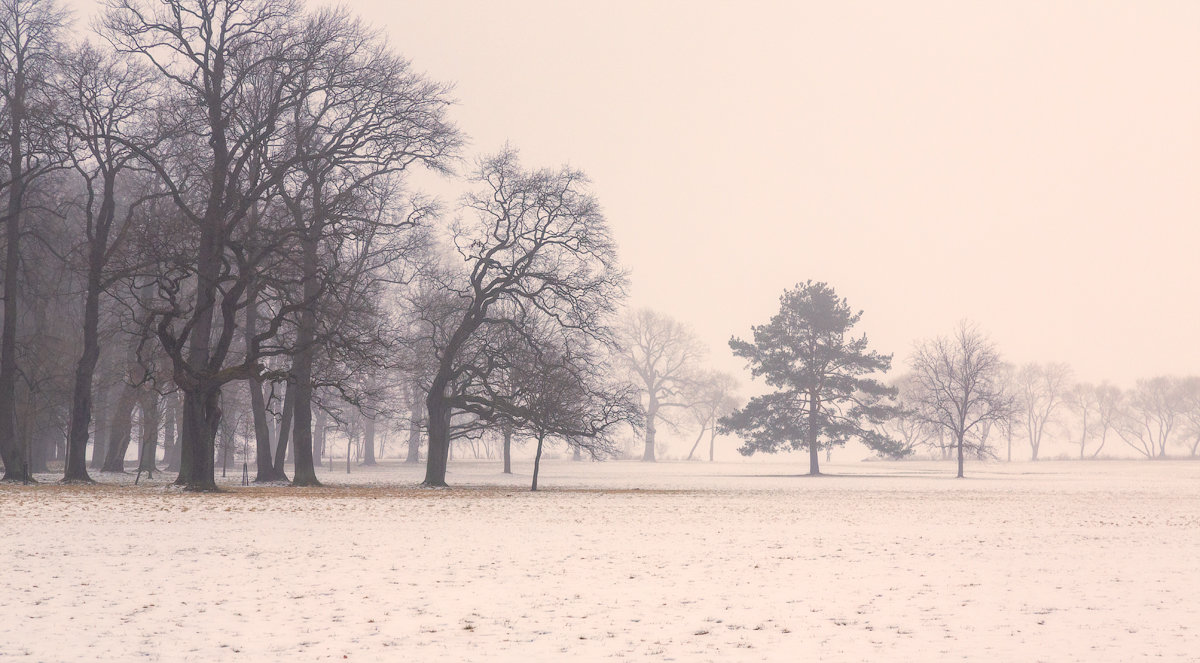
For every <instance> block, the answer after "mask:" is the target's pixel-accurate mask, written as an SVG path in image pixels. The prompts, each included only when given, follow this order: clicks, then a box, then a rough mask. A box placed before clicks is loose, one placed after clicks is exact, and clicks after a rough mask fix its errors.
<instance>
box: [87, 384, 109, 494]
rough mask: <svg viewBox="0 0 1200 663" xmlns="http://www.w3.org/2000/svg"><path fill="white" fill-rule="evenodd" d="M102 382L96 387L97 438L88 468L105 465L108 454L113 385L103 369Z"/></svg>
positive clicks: (95, 421)
mask: <svg viewBox="0 0 1200 663" xmlns="http://www.w3.org/2000/svg"><path fill="white" fill-rule="evenodd" d="M100 375H101V384H100V385H98V386H97V387H96V393H95V399H96V411H95V412H94V413H93V414H92V422H93V424H92V425H93V428H94V431H95V435H94V437H95V440H94V441H93V442H92V458H91V460H90V461H88V468H89V469H93V470H98V469H100V468H101V467H104V457H105V456H106V455H107V454H108V437H109V436H108V420H109V417H111V416H112V412H111V410H112V387H111V386H110V385H109V384H108V383H107V379H106V378H107V376H106V375H105V371H103V370H101V372H100Z"/></svg>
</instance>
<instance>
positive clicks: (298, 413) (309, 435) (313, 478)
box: [292, 357, 321, 486]
mask: <svg viewBox="0 0 1200 663" xmlns="http://www.w3.org/2000/svg"><path fill="white" fill-rule="evenodd" d="M297 359H298V361H297V362H296V364H297V366H296V367H295V368H297V369H298V370H296V384H295V385H293V386H294V387H295V390H296V402H295V404H294V405H293V408H294V410H293V412H292V421H293V422H294V423H293V429H292V445H293V447H294V449H295V451H294V452H293V453H294V455H293V457H294V458H295V460H296V464H295V466H294V467H293V468H292V485H293V486H319V485H321V482H320V481H318V480H317V470H316V467H314V466H313V425H312V373H311V371H310V370H308V368H309V366H308V362H307V361H305V360H302V359H299V357H297ZM302 364H304V365H302Z"/></svg>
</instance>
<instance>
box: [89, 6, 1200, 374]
mask: <svg viewBox="0 0 1200 663" xmlns="http://www.w3.org/2000/svg"><path fill="white" fill-rule="evenodd" d="M347 4H348V6H349V7H350V8H351V9H353V10H355V11H357V12H359V13H361V14H362V15H363V16H365V17H366V18H367V19H368V20H369V21H370V22H371V23H372V24H375V25H377V26H378V27H379V28H380V29H382V30H384V31H386V32H387V33H388V34H389V35H390V37H391V40H392V42H393V43H394V44H395V46H396V47H397V49H398V50H399V51H400V52H402V53H403V54H404V55H405V56H407V57H408V58H410V59H411V60H412V61H413V62H414V64H415V66H416V67H417V68H418V69H420V70H423V71H425V72H427V73H428V74H429V75H430V76H431V77H433V78H436V79H441V80H446V81H453V82H455V83H456V84H457V89H456V96H457V98H458V100H459V105H458V107H457V108H456V110H455V111H454V116H455V118H456V119H457V121H458V123H459V125H460V126H461V127H462V128H463V129H464V130H465V131H466V132H467V133H468V134H469V135H470V137H471V146H470V148H469V149H470V151H471V153H478V152H485V151H494V150H495V149H497V148H498V147H499V146H500V145H502V144H503V143H504V142H505V141H506V140H507V141H511V142H512V144H513V145H515V146H517V147H519V148H520V149H521V150H522V154H523V158H524V161H525V163H526V165H528V166H541V165H558V164H561V163H564V162H569V163H570V164H572V165H573V166H576V167H579V168H582V169H584V170H585V171H587V172H588V173H589V174H590V175H591V176H592V178H593V180H594V185H595V191H596V193H597V195H598V196H599V198H600V200H601V202H602V204H603V205H604V207H605V209H606V212H607V214H608V217H609V219H610V221H611V223H612V225H613V226H614V228H615V232H616V236H617V238H618V240H619V241H620V245H621V249H622V257H623V260H624V262H625V264H626V265H627V266H628V267H629V268H630V269H631V271H632V274H633V290H632V301H633V303H634V304H635V305H639V306H650V307H653V308H656V309H660V310H662V311H665V312H667V313H669V314H671V315H673V316H675V317H677V318H680V319H682V320H685V321H688V322H689V323H691V324H692V325H693V326H694V327H695V329H696V330H697V331H698V332H699V333H700V334H701V336H702V337H703V338H704V340H705V341H707V342H708V343H709V345H710V346H711V347H712V352H713V356H714V363H716V364H717V365H719V366H722V367H726V368H737V367H739V366H740V363H739V362H737V361H736V360H734V359H733V358H732V357H731V356H730V354H729V352H728V348H727V345H726V341H727V340H728V338H729V336H730V335H731V334H738V335H747V334H749V328H750V325H752V324H758V323H762V322H765V321H766V320H767V319H768V318H769V317H770V315H771V314H772V313H773V312H774V311H775V310H776V308H777V305H778V296H779V294H780V293H781V292H782V290H783V289H784V288H786V287H789V286H791V285H794V284H795V283H797V282H800V281H803V280H806V279H810V278H811V279H816V280H825V281H828V282H829V283H830V284H832V285H833V286H834V287H835V288H836V289H837V291H838V292H839V293H840V294H842V295H843V296H845V297H847V298H848V299H849V301H850V303H851V305H852V306H854V307H856V308H861V309H864V310H865V315H864V318H863V324H862V328H863V330H864V331H866V332H867V333H868V334H869V335H870V336H871V338H872V340H873V342H874V345H875V346H876V347H877V348H878V349H879V350H881V351H884V352H894V353H896V355H897V357H896V359H897V363H898V364H900V363H902V362H903V361H904V360H905V357H906V355H907V354H908V352H909V350H910V349H911V347H912V344H913V342H914V341H915V340H916V339H919V338H923V337H928V336H931V335H936V334H941V333H946V332H948V331H949V330H950V329H951V328H952V326H953V325H954V324H955V322H956V321H957V320H959V319H961V318H970V319H972V320H974V321H976V322H977V323H978V324H979V325H980V326H981V327H982V328H983V329H984V330H986V331H987V332H989V333H990V334H991V335H992V337H993V338H994V339H995V340H996V341H997V342H998V343H999V344H1000V346H1001V349H1002V351H1003V352H1004V354H1005V355H1006V357H1007V358H1008V359H1010V360H1012V361H1016V362H1024V361H1030V360H1041V361H1045V360H1059V361H1067V362H1069V363H1071V364H1072V365H1073V366H1074V367H1075V368H1076V372H1077V374H1078V375H1079V377H1081V378H1084V379H1091V380H1099V379H1102V378H1110V379H1112V380H1114V381H1117V382H1118V383H1121V384H1131V383H1132V382H1133V380H1134V379H1136V378H1137V377H1142V376H1149V375H1153V374H1159V373H1177V374H1183V373H1189V372H1190V373H1200V352H1198V351H1197V349H1196V341H1197V339H1200V272H1198V269H1200V266H1198V265H1197V258H1196V256H1197V252H1198V250H1200V78H1198V77H1197V71H1200V3H1198V2H1194V1H1190V0H1187V1H1179V2H1157V1H1150V0H1138V1H1131V2H1092V1H1079V2H1046V1H1044V0H1038V1H1033V2H1017V1H1013V0H1004V1H997V2H958V1H946V2H910V1H905V2H861V3H860V2H807V3H802V2H774V3H765V2H764V3H744V2H740V3H713V2H707V3H706V2H695V1H693V2H640V1H639V2H634V1H628V2H564V1H561V0H553V1H551V0H547V1H544V2H515V1H511V0H506V1H505V2H482V1H480V2H463V1H446V0H439V1H437V2H433V1H427V2H393V1H391V0H386V1H385V0H378V1H355V2H349V3H347ZM77 6H79V7H81V12H80V13H81V14H86V13H88V12H90V10H91V8H92V7H93V6H94V5H92V4H91V3H90V2H87V0H77ZM81 18H82V17H81ZM81 23H86V20H81Z"/></svg>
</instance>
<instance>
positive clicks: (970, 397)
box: [910, 322, 1013, 478]
mask: <svg viewBox="0 0 1200 663" xmlns="http://www.w3.org/2000/svg"><path fill="white" fill-rule="evenodd" d="M910 365H911V368H912V370H913V374H914V378H915V380H916V384H917V389H916V399H915V400H916V409H915V411H916V413H917V416H919V417H920V418H921V419H922V420H923V421H924V422H925V423H926V424H928V425H930V426H934V427H938V428H941V429H943V430H945V431H946V432H947V433H948V434H949V435H950V437H951V438H952V440H953V441H954V444H955V446H956V448H957V451H958V477H959V478H962V477H963V458H964V453H965V452H967V451H974V450H975V449H974V448H973V447H972V444H973V443H972V442H971V441H970V437H971V435H972V434H974V433H976V432H977V431H978V429H979V428H981V427H982V426H983V425H984V424H985V423H987V422H996V421H1001V420H1003V419H1004V418H1005V417H1007V416H1009V413H1010V412H1011V411H1012V409H1013V401H1012V398H1011V397H1010V396H1009V395H1008V394H1006V393H1004V390H1003V387H1002V384H1001V378H1002V375H1001V366H1002V364H1001V361H1000V355H999V353H998V352H997V351H996V347H995V345H994V344H993V343H992V341H990V340H989V339H988V338H987V337H986V336H984V335H983V333H982V332H980V331H979V330H978V329H977V328H976V327H975V326H974V325H972V324H970V323H967V322H962V323H959V325H958V328H957V329H955V330H954V333H953V334H952V335H951V336H949V337H939V338H936V339H932V340H929V341H925V342H924V343H921V344H919V345H918V346H917V348H916V352H915V353H914V354H913V356H912V359H911V362H910Z"/></svg>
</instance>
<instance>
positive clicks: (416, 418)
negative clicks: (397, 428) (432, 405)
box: [404, 390, 422, 463]
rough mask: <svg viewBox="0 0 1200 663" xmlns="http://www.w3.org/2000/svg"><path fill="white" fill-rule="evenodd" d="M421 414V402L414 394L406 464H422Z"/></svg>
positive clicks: (410, 414) (409, 423)
mask: <svg viewBox="0 0 1200 663" xmlns="http://www.w3.org/2000/svg"><path fill="white" fill-rule="evenodd" d="M414 391H415V390H414ZM421 412H422V410H421V400H420V399H419V398H417V397H416V394H415V393H414V394H413V403H412V410H411V411H410V412H409V421H408V454H407V455H406V456H405V458H404V462H405V463H419V462H421Z"/></svg>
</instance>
